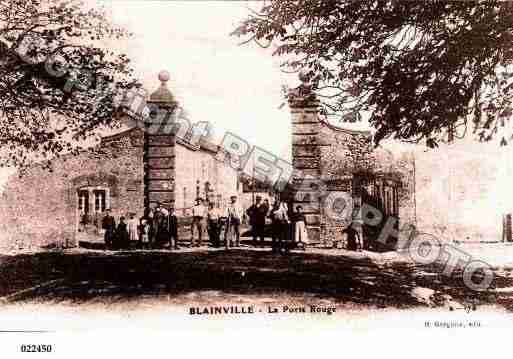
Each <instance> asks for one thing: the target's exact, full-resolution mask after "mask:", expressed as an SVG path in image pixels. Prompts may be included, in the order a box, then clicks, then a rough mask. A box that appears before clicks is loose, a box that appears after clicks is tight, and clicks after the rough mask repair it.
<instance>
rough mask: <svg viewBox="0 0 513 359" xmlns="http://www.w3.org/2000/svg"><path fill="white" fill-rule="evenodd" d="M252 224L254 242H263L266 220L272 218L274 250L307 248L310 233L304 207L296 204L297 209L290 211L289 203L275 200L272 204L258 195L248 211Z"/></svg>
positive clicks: (284, 250)
mask: <svg viewBox="0 0 513 359" xmlns="http://www.w3.org/2000/svg"><path fill="white" fill-rule="evenodd" d="M246 214H247V216H248V217H249V224H250V225H251V232H252V235H253V243H254V244H258V243H260V244H263V243H264V238H265V235H266V234H267V233H266V222H267V219H269V220H270V224H271V225H270V236H271V239H272V250H273V252H288V251H289V250H290V249H291V248H294V247H298V248H300V249H303V250H304V249H306V246H307V244H308V233H307V231H306V220H305V215H304V214H303V207H302V206H301V205H298V206H296V208H295V211H293V212H292V213H290V212H289V209H288V206H287V203H285V202H282V201H280V200H279V199H277V200H275V202H274V203H273V205H272V206H269V201H268V200H267V199H266V200H264V201H262V197H261V196H256V198H255V203H254V204H253V205H252V206H251V207H249V208H248V210H247V211H246Z"/></svg>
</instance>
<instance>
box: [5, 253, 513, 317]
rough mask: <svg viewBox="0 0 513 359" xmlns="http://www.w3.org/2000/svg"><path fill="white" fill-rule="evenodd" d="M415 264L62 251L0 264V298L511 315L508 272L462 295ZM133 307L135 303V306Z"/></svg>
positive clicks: (458, 282)
mask: <svg viewBox="0 0 513 359" xmlns="http://www.w3.org/2000/svg"><path fill="white" fill-rule="evenodd" d="M440 273H441V270H440V266H438V265H430V266H422V265H417V264H415V263H413V262H411V261H410V260H408V258H406V257H404V256H402V255H400V254H397V253H384V254H378V253H370V252H349V251H346V250H340V249H339V250H334V249H331V250H327V249H308V250H307V251H305V252H303V251H292V252H291V253H290V254H288V255H280V254H273V253H271V251H270V249H269V248H252V247H249V246H243V247H241V248H236V249H230V250H225V249H213V248H207V247H204V248H200V249H181V250H179V251H172V252H171V251H168V250H151V251H150V250H132V251H101V250H89V249H71V250H65V251H44V252H37V253H24V254H16V255H2V256H0V297H1V300H2V302H3V303H4V305H6V304H8V303H34V302H37V303H40V302H49V303H70V304H73V305H74V304H94V303H96V304H98V303H103V304H109V303H111V304H112V303H133V304H134V305H137V303H139V302H140V303H144V302H145V301H146V303H149V302H152V301H155V300H156V301H159V300H164V301H167V302H172V303H174V304H178V305H182V304H183V305H190V304H193V303H194V304H200V305H203V304H205V305H208V304H212V303H214V304H215V303H219V302H220V301H225V302H231V303H239V302H240V303H245V302H251V301H257V302H261V303H271V302H276V303H280V302H283V299H284V298H285V299H287V300H289V301H293V302H298V303H302V304H308V303H313V302H315V303H319V302H322V303H331V304H334V305H336V306H337V307H338V308H347V309H363V308H399V309H409V308H416V307H419V308H422V307H424V308H427V307H446V308H449V309H451V310H452V309H458V308H459V309H461V308H462V307H465V306H469V305H470V306H473V307H474V308H479V306H486V307H487V308H489V307H490V306H492V307H497V308H498V309H500V310H504V309H506V310H508V311H513V296H512V294H513V289H511V288H513V269H512V268H505V267H501V268H496V269H495V273H496V276H495V279H494V281H493V282H492V285H491V287H490V288H489V289H488V290H487V291H482V292H476V291H473V290H471V289H468V288H467V287H466V286H465V285H464V283H463V280H462V273H461V270H460V271H458V270H456V271H455V273H454V274H453V275H452V276H451V277H447V276H443V275H442V274H440ZM141 305H143V304H141Z"/></svg>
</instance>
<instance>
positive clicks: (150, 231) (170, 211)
mask: <svg viewBox="0 0 513 359" xmlns="http://www.w3.org/2000/svg"><path fill="white" fill-rule="evenodd" d="M245 215H246V216H247V217H248V218H249V224H250V225H251V232H252V236H253V243H254V244H255V245H258V244H263V242H264V238H265V236H266V235H270V237H271V238H272V249H273V251H274V252H288V251H289V250H290V249H291V248H292V247H296V246H297V247H299V248H301V249H305V248H306V245H307V243H308V235H307V232H306V225H305V216H304V214H303V212H302V207H301V206H297V207H296V211H295V212H293V213H289V210H288V207H287V204H286V203H285V202H281V201H280V200H276V201H275V202H274V203H273V205H272V206H270V205H269V201H268V200H267V199H266V200H264V201H262V198H261V197H260V196H257V197H256V198H255V203H254V204H253V205H252V206H250V207H249V208H248V209H247V210H246V211H244V210H243V208H242V206H241V205H240V204H239V203H238V201H237V196H231V197H230V203H229V204H228V205H227V207H226V209H225V210H224V211H222V210H221V209H220V208H217V207H216V206H215V205H214V203H212V202H207V203H206V205H205V204H204V201H203V199H202V198H197V199H196V204H195V205H194V207H192V223H191V244H192V247H200V246H202V244H203V238H204V232H205V231H206V234H207V235H208V239H209V242H210V243H211V245H212V246H214V247H220V246H221V245H222V244H223V242H224V246H225V247H226V248H230V247H239V246H240V234H241V233H240V226H241V223H242V221H243V218H244V216H245ZM267 222H270V223H269V224H270V226H267V225H266V224H267ZM102 229H103V230H104V231H105V232H104V240H105V245H106V247H107V248H112V249H127V248H130V247H131V245H130V244H131V243H137V244H138V247H139V248H164V247H168V248H170V249H178V219H177V216H176V215H175V211H174V208H173V207H169V208H165V207H163V206H162V205H161V204H160V203H157V206H156V208H154V209H150V210H149V211H148V212H147V213H145V214H144V216H143V217H141V218H139V219H137V218H135V214H133V213H131V214H130V215H129V218H128V220H127V219H126V218H125V217H123V216H122V217H120V219H119V223H118V224H117V225H116V221H115V219H114V217H113V216H112V215H111V212H110V210H109V209H108V210H107V211H106V215H105V217H104V218H103V220H102ZM268 229H269V230H268ZM269 232H270V233H269ZM258 240H259V241H258Z"/></svg>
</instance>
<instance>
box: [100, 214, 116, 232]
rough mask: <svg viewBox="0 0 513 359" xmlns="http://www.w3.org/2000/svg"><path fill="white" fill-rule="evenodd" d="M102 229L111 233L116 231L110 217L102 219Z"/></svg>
mask: <svg viewBox="0 0 513 359" xmlns="http://www.w3.org/2000/svg"><path fill="white" fill-rule="evenodd" d="M102 229H105V230H106V231H109V232H112V231H114V230H115V229H116V221H115V220H114V217H112V216H105V217H103V219H102Z"/></svg>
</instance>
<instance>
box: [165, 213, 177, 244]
mask: <svg viewBox="0 0 513 359" xmlns="http://www.w3.org/2000/svg"><path fill="white" fill-rule="evenodd" d="M167 223H168V232H169V249H172V248H174V249H178V218H177V217H176V215H175V209H174V207H170V208H169V216H168V220H167Z"/></svg>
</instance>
